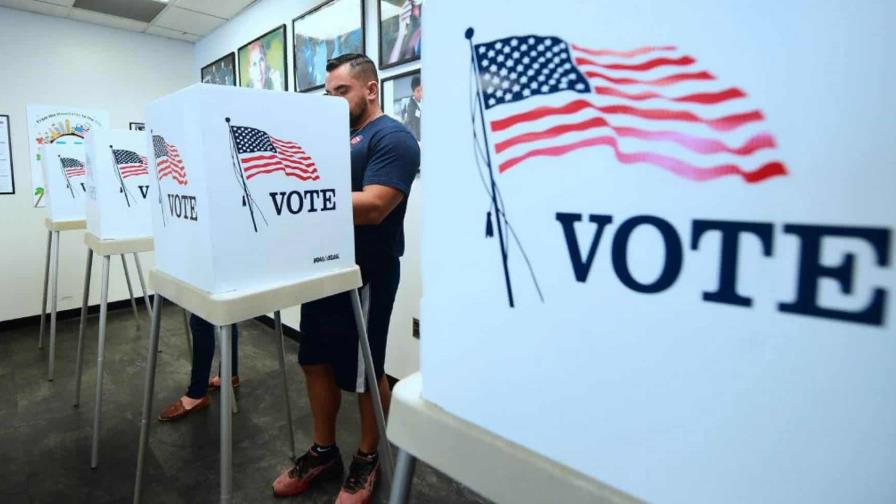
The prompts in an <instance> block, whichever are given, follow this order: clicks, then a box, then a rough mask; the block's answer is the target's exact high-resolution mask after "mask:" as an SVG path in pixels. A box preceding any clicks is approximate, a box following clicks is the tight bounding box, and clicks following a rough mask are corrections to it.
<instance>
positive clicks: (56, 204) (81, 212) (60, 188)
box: [39, 140, 87, 221]
mask: <svg viewBox="0 0 896 504" xmlns="http://www.w3.org/2000/svg"><path fill="white" fill-rule="evenodd" d="M39 154H40V158H41V171H42V172H43V174H42V175H43V180H44V186H45V189H46V194H45V196H44V199H45V200H46V201H47V209H48V210H49V212H48V214H49V215H48V216H49V218H50V219H51V220H56V221H64V220H84V219H85V217H86V210H85V207H84V205H85V199H86V197H85V195H86V194H87V168H86V165H85V156H84V143H83V142H82V141H80V140H77V141H73V140H70V141H59V142H56V143H53V144H47V145H41V146H40V150H39Z"/></svg>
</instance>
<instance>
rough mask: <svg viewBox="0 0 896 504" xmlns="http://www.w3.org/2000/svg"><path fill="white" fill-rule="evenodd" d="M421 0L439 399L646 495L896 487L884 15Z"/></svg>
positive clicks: (792, 498) (894, 260)
mask: <svg viewBox="0 0 896 504" xmlns="http://www.w3.org/2000/svg"><path fill="white" fill-rule="evenodd" d="M426 5H427V9H428V10H427V17H426V19H425V20H424V23H428V24H426V26H425V28H426V37H427V38H426V42H427V44H426V47H427V52H426V53H424V55H423V59H424V61H423V63H422V67H423V68H425V69H426V72H427V80H426V86H427V87H426V96H427V98H426V102H427V111H426V115H427V120H426V121H425V122H424V123H423V125H422V126H423V135H424V136H425V137H426V139H427V140H426V142H427V144H426V148H425V149H424V150H423V165H424V166H425V167H426V170H427V171H426V177H427V178H426V184H424V185H423V191H424V195H423V201H424V202H425V205H424V207H423V224H422V231H423V243H422V250H423V256H422V261H423V265H422V274H423V278H424V279H425V295H424V297H423V300H422V306H421V315H422V319H421V323H422V327H423V328H424V331H425V334H423V337H422V338H421V364H422V369H421V373H422V376H423V396H424V397H425V398H426V399H427V400H429V401H431V402H433V403H435V404H436V405H438V406H439V407H441V408H443V409H445V410H446V411H448V412H450V413H452V414H454V415H456V416H458V417H461V418H462V419H464V420H466V421H468V422H472V423H474V424H476V425H479V426H482V427H484V428H486V429H488V430H490V431H492V432H494V433H497V434H498V435H500V436H502V437H504V438H505V439H508V440H511V441H513V442H515V443H518V444H520V445H523V446H525V447H527V448H529V449H531V450H534V451H536V452H538V453H541V454H543V455H544V456H545V457H549V458H551V459H553V460H555V461H558V462H560V463H562V464H564V465H566V466H567V467H570V468H572V469H573V470H576V471H578V472H580V473H583V474H586V475H588V476H590V477H592V478H594V479H597V480H600V481H602V482H604V483H606V484H609V485H611V486H613V487H615V488H617V489H620V490H622V491H624V492H626V493H628V494H631V495H633V496H635V497H637V498H640V499H642V500H644V501H647V502H660V503H671V504H676V503H687V504H700V503H720V502H721V503H812V504H824V503H830V504H841V503H845V502H856V503H858V502H861V503H893V502H896V478H894V468H896V248H894V236H893V235H894V231H896V198H894V188H896V169H894V167H896V142H894V133H893V132H894V131H896V95H894V93H893V81H894V78H893V77H894V75H896V58H894V57H893V53H894V48H896V30H894V29H893V26H892V23H891V22H889V21H891V20H893V19H896V2H851V3H849V7H848V8H844V6H845V5H846V4H845V3H844V2H810V1H808V0H796V1H791V2H781V1H779V0H754V1H752V2H735V1H723V2H719V1H717V0H680V1H675V2H659V1H656V0H628V1H620V0H587V1H586V0H555V1H553V2H544V1H528V0H527V1H524V0H520V1H517V2H513V5H512V8H511V7H509V6H508V5H507V3H506V2H483V1H481V0H453V1H450V2H431V3H429V2H427V4H426ZM458 377H462V379H460V380H459V379H458Z"/></svg>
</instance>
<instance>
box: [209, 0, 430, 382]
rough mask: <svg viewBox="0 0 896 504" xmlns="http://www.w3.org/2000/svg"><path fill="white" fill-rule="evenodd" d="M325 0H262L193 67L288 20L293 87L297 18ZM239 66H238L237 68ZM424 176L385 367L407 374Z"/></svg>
mask: <svg viewBox="0 0 896 504" xmlns="http://www.w3.org/2000/svg"><path fill="white" fill-rule="evenodd" d="M363 1H364V23H365V26H364V29H365V35H364V37H365V51H366V53H367V55H368V56H369V57H370V58H371V59H373V61H374V62H376V63H377V65H379V56H378V54H377V53H378V51H379V49H378V40H377V39H378V37H379V27H378V19H377V3H378V0H363ZM321 3H323V0H261V1H259V2H257V3H255V4H254V5H252V6H251V7H249V8H248V9H246V10H245V11H243V12H242V13H240V14H239V15H238V16H237V17H235V18H233V19H231V20H230V21H228V22H227V23H225V24H223V25H222V26H220V27H219V28H218V29H217V30H215V31H214V32H212V33H210V34H209V35H207V36H206V37H205V38H203V39H202V40H200V41H199V42H197V43H196V46H195V52H194V54H195V57H194V65H193V73H194V74H195V75H199V71H200V69H201V68H202V67H203V66H205V65H207V64H209V63H211V62H212V61H215V60H216V59H218V58H220V57H222V56H225V55H226V54H228V53H230V52H235V51H236V50H237V48H239V47H240V46H242V45H243V44H245V43H247V42H249V41H250V40H252V39H254V38H256V37H258V36H259V35H261V34H263V33H266V32H267V31H269V30H271V29H273V28H276V27H277V26H280V25H281V24H285V25H286V38H287V42H288V43H287V48H288V50H287V69H288V70H287V73H288V77H289V79H288V83H289V84H288V86H289V89H293V88H294V85H293V80H294V76H293V52H292V49H293V31H292V20H293V19H294V18H296V17H298V16H300V15H302V14H303V13H305V12H307V11H308V10H310V9H313V8H314V7H315V6H317V5H320V4H321ZM419 68H420V62H419V61H418V62H413V63H409V64H406V65H401V66H397V67H393V68H390V69H388V70H385V71H382V72H380V78H385V77H389V76H392V75H396V74H400V73H404V72H408V71H411V70H416V69H419ZM237 71H239V69H237ZM420 193H421V191H420V181H419V179H418V181H417V183H415V184H414V187H413V189H412V194H411V198H410V201H409V205H408V214H407V217H406V219H405V238H406V241H407V251H406V253H405V256H404V257H403V258H402V272H401V275H402V278H401V284H400V286H399V291H398V296H397V299H396V302H395V309H394V311H393V314H392V325H391V328H390V331H389V346H388V348H387V350H386V372H387V373H389V374H391V375H393V376H396V377H399V378H402V377H404V376H407V375H408V374H411V373H413V372H414V371H416V370H417V369H418V368H419V357H418V355H419V345H418V342H417V340H416V339H414V338H412V336H411V328H412V319H413V318H414V317H417V318H419V313H420V295H421V285H420V265H419V263H420V243H419V242H420V231H419V230H420V226H419V223H420V205H421V201H420ZM283 321H284V323H285V324H287V325H289V326H291V327H295V328H298V327H299V309H298V308H293V309H289V310H284V312H283Z"/></svg>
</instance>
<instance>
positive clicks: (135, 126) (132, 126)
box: [128, 122, 146, 131]
mask: <svg viewBox="0 0 896 504" xmlns="http://www.w3.org/2000/svg"><path fill="white" fill-rule="evenodd" d="M128 129H129V130H131V131H146V124H144V123H142V122H132V123H128Z"/></svg>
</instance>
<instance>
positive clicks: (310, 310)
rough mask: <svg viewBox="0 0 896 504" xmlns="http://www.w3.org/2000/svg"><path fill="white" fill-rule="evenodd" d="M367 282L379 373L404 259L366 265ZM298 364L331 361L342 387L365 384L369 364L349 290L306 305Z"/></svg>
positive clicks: (364, 299) (365, 296) (365, 304)
mask: <svg viewBox="0 0 896 504" xmlns="http://www.w3.org/2000/svg"><path fill="white" fill-rule="evenodd" d="M361 274H362V277H363V282H364V287H362V288H361V305H362V308H363V309H364V311H365V313H366V315H367V339H368V340H369V341H370V351H371V354H372V356H373V364H374V370H375V371H376V377H377V379H379V378H381V377H382V376H383V375H384V374H385V371H384V369H383V368H384V364H385V361H386V338H387V336H388V334H389V320H390V319H391V318H392V307H393V305H394V304H395V293H396V292H397V291H398V281H399V278H400V276H401V275H400V262H399V260H398V258H397V257H388V258H386V259H380V260H378V261H376V266H375V267H367V268H365V267H362V268H361ZM299 328H300V329H301V331H302V338H301V342H300V343H299V364H301V365H303V366H305V365H317V364H329V365H330V366H331V367H332V369H333V374H334V375H335V376H336V384H337V385H338V386H339V388H341V389H343V390H347V391H349V392H364V391H366V390H367V388H366V384H367V380H366V376H367V375H366V368H365V366H364V358H363V354H362V353H361V348H360V346H359V343H358V329H357V326H356V325H355V316H354V311H353V310H352V303H351V297H350V293H347V292H345V293H342V294H336V295H334V296H330V297H327V298H323V299H320V300H317V301H313V302H311V303H305V304H303V305H302V319H301V323H300V325H299Z"/></svg>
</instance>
